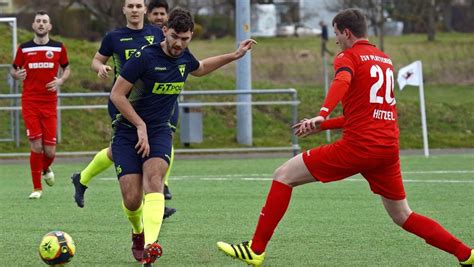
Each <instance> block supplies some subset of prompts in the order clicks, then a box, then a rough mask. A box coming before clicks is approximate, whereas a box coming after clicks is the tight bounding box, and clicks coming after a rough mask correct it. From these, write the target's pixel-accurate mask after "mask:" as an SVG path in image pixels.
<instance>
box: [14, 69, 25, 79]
mask: <svg viewBox="0 0 474 267" xmlns="http://www.w3.org/2000/svg"><path fill="white" fill-rule="evenodd" d="M15 76H16V79H17V80H22V81H23V80H25V79H26V70H25V69H24V68H21V69H20V68H16V71H15Z"/></svg>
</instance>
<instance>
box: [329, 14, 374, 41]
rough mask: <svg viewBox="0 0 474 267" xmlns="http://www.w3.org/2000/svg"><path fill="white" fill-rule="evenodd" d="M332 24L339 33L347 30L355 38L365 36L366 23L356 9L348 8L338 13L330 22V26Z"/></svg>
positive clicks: (362, 15)
mask: <svg viewBox="0 0 474 267" xmlns="http://www.w3.org/2000/svg"><path fill="white" fill-rule="evenodd" d="M334 24H336V27H337V29H338V30H339V31H340V32H342V31H344V29H349V30H350V31H351V32H352V33H353V34H354V35H355V36H356V37H357V38H361V37H366V36H367V21H366V19H365V16H364V14H362V12H361V11H360V10H358V9H355V8H349V9H345V10H343V11H341V12H339V13H338V14H337V15H336V16H335V17H334V19H333V20H332V26H334Z"/></svg>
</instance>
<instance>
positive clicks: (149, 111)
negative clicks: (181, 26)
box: [116, 44, 199, 127]
mask: <svg viewBox="0 0 474 267" xmlns="http://www.w3.org/2000/svg"><path fill="white" fill-rule="evenodd" d="M198 68H199V61H198V60H197V59H196V58H195V57H194V56H193V55H192V54H191V52H190V51H189V50H188V49H186V50H185V51H184V52H183V54H182V55H181V56H179V57H177V58H174V57H169V56H167V55H166V54H165V52H164V51H163V49H162V48H161V46H160V44H153V45H148V46H146V47H144V48H143V49H141V50H139V51H137V52H135V54H134V55H133V56H132V57H131V58H130V60H129V61H128V62H127V63H126V64H125V66H124V67H123V70H122V72H121V73H120V75H121V76H122V77H123V78H124V79H125V80H127V81H129V82H130V83H132V84H133V89H132V90H131V92H130V95H129V97H128V99H129V101H130V103H131V104H132V106H133V108H134V109H135V111H136V112H137V114H138V115H139V116H140V117H141V118H142V120H143V121H144V122H145V123H146V124H147V127H154V126H160V125H164V124H167V123H168V122H169V120H170V117H171V115H172V113H173V110H174V106H175V103H176V100H177V98H178V95H179V94H180V92H181V90H182V89H183V87H184V83H185V81H186V78H187V77H188V75H189V73H191V72H193V71H195V70H197V69H198ZM116 125H117V126H119V125H126V127H133V126H132V125H131V124H130V123H129V122H128V121H127V120H126V119H125V118H124V117H122V116H118V117H117V120H116ZM119 127H120V126H119Z"/></svg>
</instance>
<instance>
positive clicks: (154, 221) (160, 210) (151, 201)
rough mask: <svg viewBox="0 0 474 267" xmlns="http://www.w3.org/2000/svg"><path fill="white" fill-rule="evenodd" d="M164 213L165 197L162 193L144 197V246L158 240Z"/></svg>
mask: <svg viewBox="0 0 474 267" xmlns="http://www.w3.org/2000/svg"><path fill="white" fill-rule="evenodd" d="M164 211H165V196H164V195H163V194H162V193H150V194H146V195H145V204H144V205H143V224H144V226H145V244H151V243H153V242H155V241H156V240H157V239H158V235H159V234H160V229H161V224H162V223H163V214H164Z"/></svg>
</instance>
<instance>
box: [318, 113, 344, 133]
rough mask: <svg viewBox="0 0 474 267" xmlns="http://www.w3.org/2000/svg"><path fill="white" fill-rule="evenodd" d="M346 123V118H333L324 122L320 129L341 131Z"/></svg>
mask: <svg viewBox="0 0 474 267" xmlns="http://www.w3.org/2000/svg"><path fill="white" fill-rule="evenodd" d="M345 122H346V119H345V117H344V116H339V117H336V118H332V119H329V120H326V121H323V122H322V123H321V125H320V126H319V128H321V130H323V131H324V130H330V129H341V128H342V126H344V123H345Z"/></svg>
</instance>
